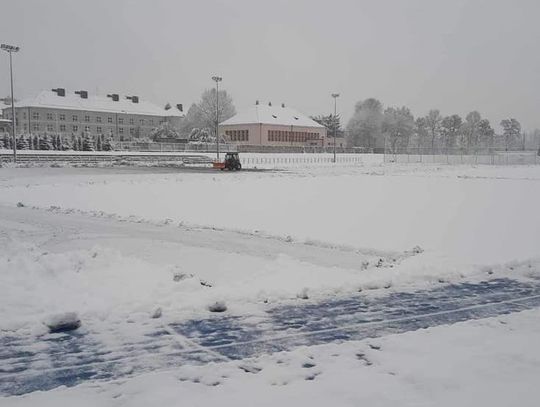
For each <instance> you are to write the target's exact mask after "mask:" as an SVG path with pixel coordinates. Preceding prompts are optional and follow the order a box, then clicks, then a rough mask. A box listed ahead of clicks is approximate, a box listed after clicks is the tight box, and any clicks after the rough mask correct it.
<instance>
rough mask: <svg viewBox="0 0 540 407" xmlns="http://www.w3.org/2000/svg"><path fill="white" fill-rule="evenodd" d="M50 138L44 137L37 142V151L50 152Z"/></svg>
mask: <svg viewBox="0 0 540 407" xmlns="http://www.w3.org/2000/svg"><path fill="white" fill-rule="evenodd" d="M52 148H53V147H52V142H51V138H50V137H49V136H48V135H46V134H45V135H44V136H42V137H41V138H40V140H39V149H40V150H52Z"/></svg>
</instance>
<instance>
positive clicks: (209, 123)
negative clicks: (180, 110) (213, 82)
mask: <svg viewBox="0 0 540 407" xmlns="http://www.w3.org/2000/svg"><path fill="white" fill-rule="evenodd" d="M217 102H218V101H217V98H216V90H215V89H207V90H205V91H204V92H203V93H202V95H201V100H200V101H199V103H197V104H192V105H191V106H190V108H189V109H188V112H187V114H186V117H185V118H184V120H183V121H182V124H181V125H180V127H181V131H182V133H183V134H190V133H191V131H192V130H193V129H194V128H198V129H207V130H208V131H209V132H212V133H213V132H215V127H216V103H217ZM235 114H236V109H235V108H234V104H233V100H232V97H231V96H230V95H229V94H228V93H227V91H226V90H220V91H219V121H220V122H222V121H224V120H227V119H229V118H231V117H232V116H234V115H235Z"/></svg>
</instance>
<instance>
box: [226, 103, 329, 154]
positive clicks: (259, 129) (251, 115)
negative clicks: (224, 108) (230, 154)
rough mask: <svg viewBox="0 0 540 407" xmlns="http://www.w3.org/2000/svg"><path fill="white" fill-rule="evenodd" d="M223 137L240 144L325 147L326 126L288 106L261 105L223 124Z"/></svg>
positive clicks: (252, 107)
mask: <svg viewBox="0 0 540 407" xmlns="http://www.w3.org/2000/svg"><path fill="white" fill-rule="evenodd" d="M219 134H220V135H221V136H222V137H224V138H225V139H226V140H227V141H230V142H231V143H235V144H239V145H262V146H324V145H325V139H326V127H324V126H322V125H320V124H319V123H317V122H316V121H314V120H312V119H310V118H309V117H307V116H305V115H303V114H302V113H299V112H297V111H296V110H294V109H291V108H289V107H286V106H285V105H284V104H282V105H281V106H280V105H278V106H272V105H271V104H268V105H262V104H259V103H258V102H257V103H256V104H255V105H253V106H251V107H250V108H248V109H246V110H245V111H242V112H240V113H238V114H237V115H235V116H233V117H231V118H230V119H228V120H225V121H223V122H221V123H220V124H219Z"/></svg>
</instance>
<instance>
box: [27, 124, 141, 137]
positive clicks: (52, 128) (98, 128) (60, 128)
mask: <svg viewBox="0 0 540 407" xmlns="http://www.w3.org/2000/svg"><path fill="white" fill-rule="evenodd" d="M23 128H24V131H28V124H26V123H25V124H24V126H23ZM79 130H84V131H85V132H91V128H90V126H84V127H83V126H78V125H72V126H67V125H65V124H60V125H59V126H58V131H60V132H61V133H65V132H67V131H70V132H74V133H76V132H78V131H79ZM104 130H105V131H106V132H107V133H111V132H112V133H114V130H115V128H114V127H108V128H107V127H106V128H103V127H101V126H96V131H95V134H105V133H104ZM125 130H126V129H125V128H124V127H118V133H119V134H124V133H125V132H126V131H125ZM32 131H49V132H55V131H56V126H54V125H52V124H47V125H46V126H40V125H39V124H38V123H34V124H33V125H32ZM136 133H137V131H136V129H135V128H133V127H132V128H130V129H129V134H130V135H131V136H134V135H135V134H136Z"/></svg>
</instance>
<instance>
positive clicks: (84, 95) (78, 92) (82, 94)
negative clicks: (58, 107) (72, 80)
mask: <svg viewBox="0 0 540 407" xmlns="http://www.w3.org/2000/svg"><path fill="white" fill-rule="evenodd" d="M75 94H76V95H79V96H80V97H81V99H88V91H86V90H76V91H75Z"/></svg>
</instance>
